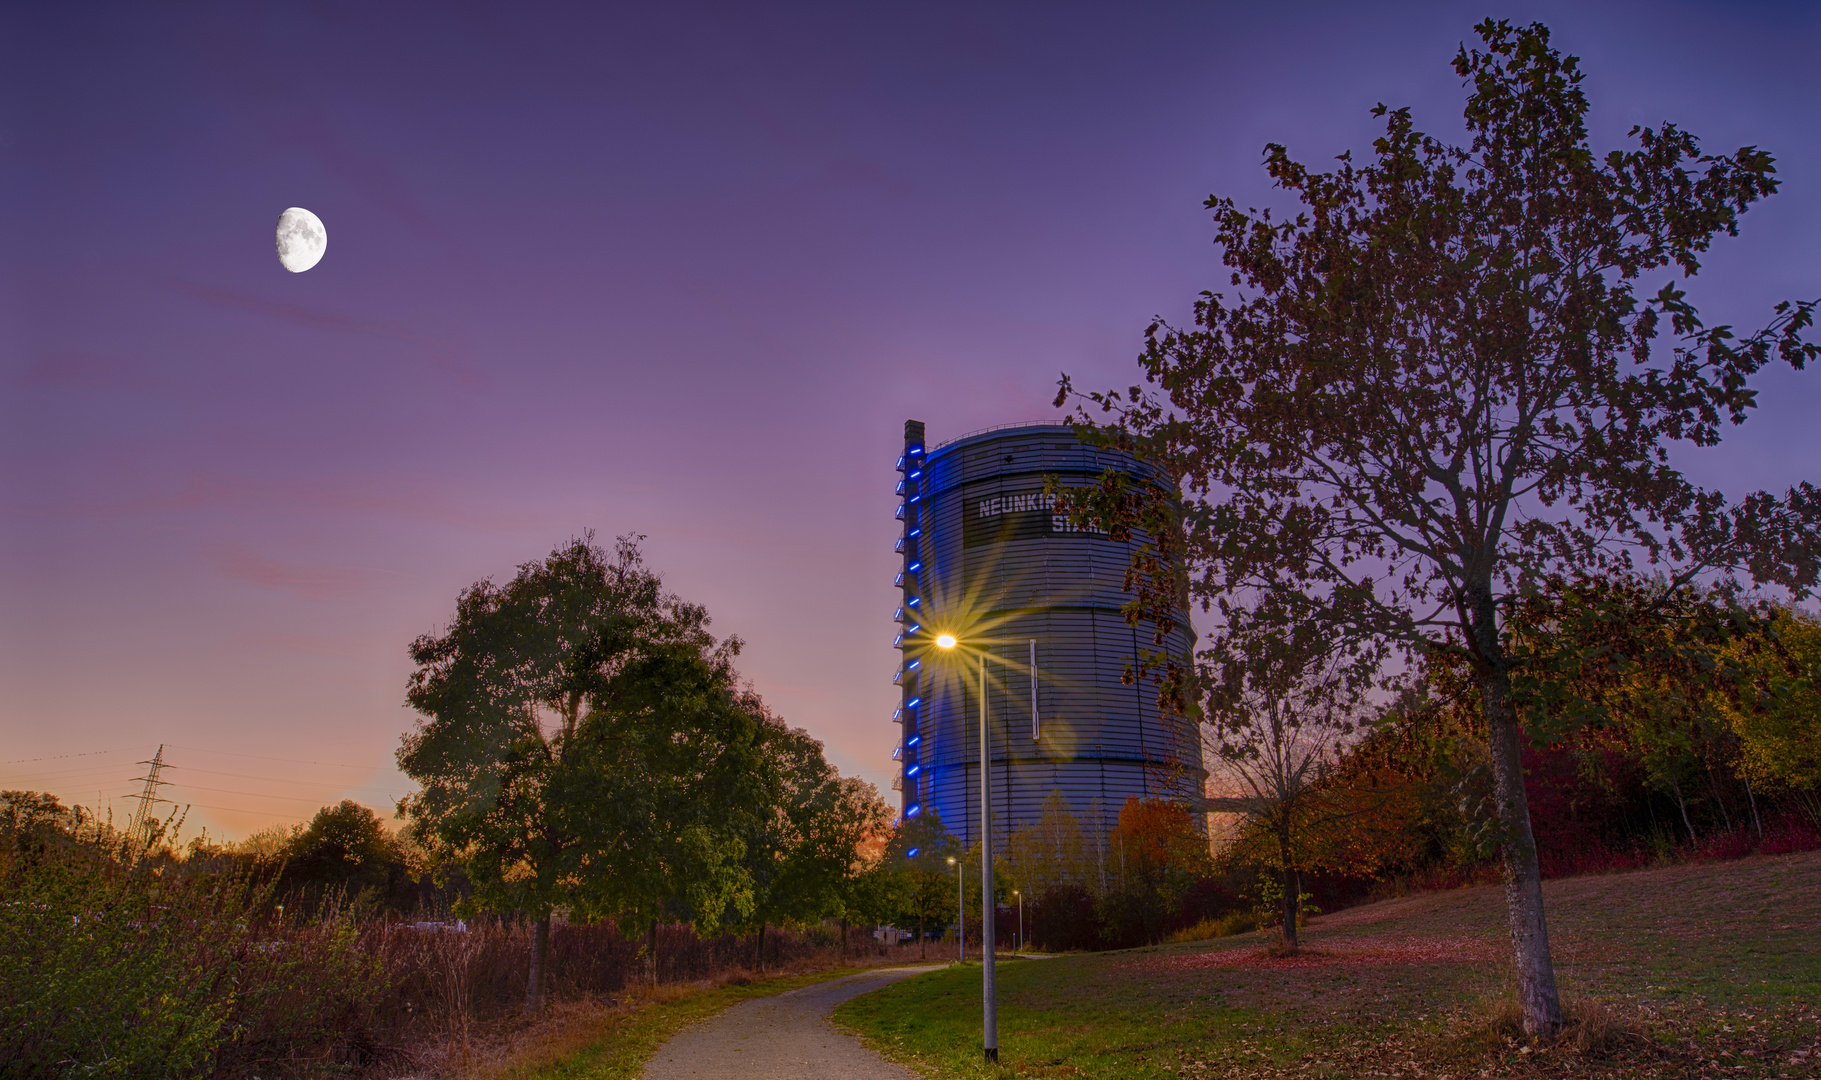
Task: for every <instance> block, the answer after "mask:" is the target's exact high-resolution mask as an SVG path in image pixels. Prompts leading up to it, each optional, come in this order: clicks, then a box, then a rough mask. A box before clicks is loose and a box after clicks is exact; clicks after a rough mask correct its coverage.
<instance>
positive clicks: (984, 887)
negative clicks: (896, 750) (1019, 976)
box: [980, 651, 999, 1061]
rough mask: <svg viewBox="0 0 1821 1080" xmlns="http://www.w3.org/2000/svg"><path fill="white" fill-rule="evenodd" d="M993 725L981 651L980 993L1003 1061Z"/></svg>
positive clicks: (994, 1052)
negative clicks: (996, 962)
mask: <svg viewBox="0 0 1821 1080" xmlns="http://www.w3.org/2000/svg"><path fill="white" fill-rule="evenodd" d="M992 749H993V744H992V728H990V727H988V726H987V723H986V653H985V652H984V651H983V652H981V654H980V918H981V924H980V996H981V999H982V1002H983V1005H984V1008H985V1013H986V1016H985V1020H986V1023H985V1028H986V1039H985V1042H986V1060H988V1061H998V1060H999V1002H998V997H999V993H998V987H997V986H996V985H995V984H994V982H993V769H992V761H993V757H992Z"/></svg>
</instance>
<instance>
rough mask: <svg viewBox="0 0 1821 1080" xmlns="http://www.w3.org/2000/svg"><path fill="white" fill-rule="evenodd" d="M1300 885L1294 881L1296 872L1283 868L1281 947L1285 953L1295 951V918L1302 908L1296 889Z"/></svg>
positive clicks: (1287, 867)
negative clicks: (1282, 928) (1282, 929)
mask: <svg viewBox="0 0 1821 1080" xmlns="http://www.w3.org/2000/svg"><path fill="white" fill-rule="evenodd" d="M1299 884H1300V883H1299V882H1298V881H1297V880H1296V871H1294V870H1292V869H1290V867H1289V866H1288V865H1287V864H1286V865H1285V866H1284V912H1283V914H1284V931H1283V946H1284V951H1285V952H1295V951H1296V945H1297V941H1296V916H1297V913H1298V912H1299V911H1300V910H1301V908H1302V901H1301V898H1300V897H1298V896H1297V893H1296V889H1297V886H1298V885H1299Z"/></svg>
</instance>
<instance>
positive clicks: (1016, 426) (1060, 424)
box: [929, 420, 1075, 454]
mask: <svg viewBox="0 0 1821 1080" xmlns="http://www.w3.org/2000/svg"><path fill="white" fill-rule="evenodd" d="M1074 426H1075V425H1074V424H1073V423H1071V422H1070V421H1067V420H1020V421H1017V422H1015V423H1010V424H994V425H993V426H992V427H983V428H980V429H978V430H976V431H970V432H968V433H967V434H965V435H957V436H955V437H954V438H952V439H944V440H943V441H942V442H939V443H934V444H931V445H930V448H929V453H931V454H934V453H936V452H937V451H939V450H947V449H948V448H949V447H951V446H959V445H960V444H961V443H964V442H969V441H972V440H974V439H978V438H981V437H982V436H985V435H1000V434H1007V433H1010V432H1013V431H1018V430H1021V429H1026V430H1032V431H1036V430H1048V431H1054V430H1056V429H1058V428H1071V429H1072V428H1073V427H1074Z"/></svg>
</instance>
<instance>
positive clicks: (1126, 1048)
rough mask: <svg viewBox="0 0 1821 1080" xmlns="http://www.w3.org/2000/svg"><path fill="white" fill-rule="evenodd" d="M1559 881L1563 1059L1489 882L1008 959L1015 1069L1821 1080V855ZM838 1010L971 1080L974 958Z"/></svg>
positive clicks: (891, 1048)
mask: <svg viewBox="0 0 1821 1080" xmlns="http://www.w3.org/2000/svg"><path fill="white" fill-rule="evenodd" d="M1544 889H1545V899H1546V903H1547V905H1548V916H1549V919H1550V927H1551V934H1552V937H1553V938H1554V941H1555V948H1556V957H1557V969H1558V975H1559V978H1560V980H1561V984H1562V988H1563V990H1564V992H1565V993H1566V994H1567V995H1569V996H1570V999H1571V1000H1572V1001H1574V1002H1575V1003H1576V1014H1577V1017H1578V1018H1579V1020H1580V1023H1579V1024H1578V1025H1577V1027H1576V1030H1575V1031H1574V1033H1573V1036H1572V1037H1571V1038H1569V1039H1567V1040H1564V1041H1563V1042H1560V1043H1557V1044H1554V1045H1550V1046H1529V1045H1526V1044H1524V1043H1523V1042H1522V1040H1520V1039H1517V1038H1513V1037H1512V1036H1514V1035H1515V1031H1514V1030H1512V1029H1511V1027H1510V1019H1511V1018H1510V1016H1509V1015H1508V1014H1509V1010H1508V1008H1507V1006H1506V1005H1505V1002H1506V1001H1507V1000H1508V999H1509V989H1508V985H1509V978H1508V972H1509V960H1508V958H1507V954H1508V952H1509V946H1508V944H1507V938H1506V936H1505V932H1504V925H1503V919H1504V901H1503V895H1502V892H1501V890H1500V889H1498V888H1497V887H1486V888H1475V889H1462V890H1457V891H1453V892H1443V893H1423V894H1417V895H1412V896H1407V897H1401V898H1398V899H1395V900H1388V901H1383V902H1380V903H1375V904H1369V905H1364V906H1361V907H1357V908H1351V909H1348V910H1345V911H1341V912H1337V913H1335V914H1333V915H1330V916H1324V917H1318V918H1316V919H1314V920H1312V922H1311V923H1310V925H1309V927H1308V929H1307V933H1306V935H1305V941H1306V943H1307V947H1306V948H1305V950H1304V951H1303V953H1301V954H1300V955H1297V956H1293V957H1283V958H1279V957H1272V956H1270V955H1269V954H1268V952H1267V951H1266V949H1265V948H1264V946H1265V945H1266V944H1267V939H1266V937H1265V936H1264V935H1258V934H1250V935H1244V936H1241V937H1237V938H1226V939H1221V940H1217V941H1211V942H1199V943H1194V944H1189V945H1175V946H1163V947H1158V948H1152V949H1136V950H1128V951H1124V952H1115V953H1100V954H1092V955H1085V956H1069V957H1062V958H1058V959H1054V960H1046V961H1041V962H1023V963H1011V964H1006V965H1003V966H1002V967H1001V974H1000V978H999V986H1000V1039H1001V1047H1002V1049H1001V1059H1002V1061H1004V1062H1005V1069H1006V1074H1009V1075H1016V1076H1079V1077H1101V1076H1104V1077H1151V1076H1154V1077H1165V1076H1170V1077H1177V1076H1180V1077H1203V1076H1207V1077H1216V1076H1246V1077H1262V1076H1274V1075H1285V1076H1289V1075H1294V1076H1362V1075H1379V1076H1408V1077H1419V1076H1420V1077H1433V1076H1443V1075H1448V1076H1478V1075H1494V1076H1510V1075H1523V1076H1615V1077H1618V1076H1623V1077H1647V1076H1648V1077H1657V1076H1662V1077H1670V1076H1675V1077H1683V1076H1689V1077H1692V1076H1709V1075H1711V1076H1813V1075H1821V1013H1818V1012H1817V1011H1816V1003H1817V1002H1821V853H1818V852H1806V853H1802V854H1797V855H1783V856H1772V857H1762V858H1753V859H1746V860H1741V861H1738V862H1725V863H1706V864H1693V865H1685V866H1671V867H1663V868H1658V869H1652V870H1644V871H1637V872H1632V873H1625V874H1616V875H1609V876H1601V877H1583V878H1567V879H1561V880H1556V881H1551V882H1548V883H1546V884H1545V887H1544ZM836 1015H837V1019H839V1020H841V1021H843V1022H846V1023H849V1024H851V1025H853V1026H854V1027H855V1028H857V1029H858V1030H860V1031H861V1032H862V1033H863V1034H866V1035H868V1036H869V1037H871V1038H872V1039H874V1040H875V1042H876V1044H877V1045H878V1046H879V1047H880V1048H881V1049H882V1050H884V1051H885V1052H886V1053H888V1054H893V1055H896V1056H897V1057H899V1058H900V1059H902V1060H905V1061H907V1062H910V1063H912V1064H915V1065H918V1066H920V1067H921V1068H923V1069H924V1070H925V1071H926V1072H928V1073H929V1074H930V1075H935V1076H962V1075H967V1076H972V1075H976V1074H977V1073H978V1069H979V1066H978V1065H977V1064H976V1062H977V1060H978V1055H979V1049H978V1047H979V1038H980V1026H979V1024H980V1020H979V1016H980V1012H979V971H978V967H977V965H970V966H969V967H968V968H955V969H950V970H949V971H945V972H942V973H939V974H937V975H933V976H926V977H924V978H920V979H913V980H910V981H908V982H906V983H903V984H900V985H898V986H895V987H893V988H891V989H890V990H887V991H882V992H881V993H878V994H873V995H869V996H868V997H865V998H861V999H857V1000H855V1001H853V1002H850V1003H848V1004H847V1005H846V1006H843V1008H842V1009H841V1010H840V1011H839V1012H838V1013H837V1014H836ZM1482 1070H1485V1072H1482ZM1002 1075H1003V1074H1002Z"/></svg>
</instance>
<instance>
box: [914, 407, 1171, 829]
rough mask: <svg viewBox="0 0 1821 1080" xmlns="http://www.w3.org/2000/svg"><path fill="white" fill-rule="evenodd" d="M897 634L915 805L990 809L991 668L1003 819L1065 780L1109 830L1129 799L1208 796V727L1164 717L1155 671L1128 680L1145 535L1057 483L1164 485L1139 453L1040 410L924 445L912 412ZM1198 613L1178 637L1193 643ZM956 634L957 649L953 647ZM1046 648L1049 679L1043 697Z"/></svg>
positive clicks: (951, 821) (974, 813)
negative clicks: (1133, 586) (1121, 528)
mask: <svg viewBox="0 0 1821 1080" xmlns="http://www.w3.org/2000/svg"><path fill="white" fill-rule="evenodd" d="M905 428H906V431H905V436H906V438H905V450H906V453H905V456H904V458H902V459H901V460H900V465H899V467H900V470H901V471H902V473H903V479H902V480H901V482H900V494H901V496H902V501H901V505H900V508H899V516H900V518H901V519H903V520H904V522H905V527H904V535H903V537H902V538H901V539H900V541H899V549H900V551H901V552H903V553H904V560H903V569H902V572H901V573H900V575H899V578H898V585H899V588H900V590H901V598H900V600H901V602H900V606H899V622H900V627H899V638H898V644H899V646H900V647H901V648H902V649H903V650H904V656H903V660H902V662H901V664H900V668H899V676H898V678H899V681H900V684H901V685H902V686H903V697H902V703H901V707H900V709H899V710H898V715H897V720H898V721H899V723H900V724H901V725H902V735H901V738H900V742H899V748H898V751H897V753H898V757H899V773H898V782H897V784H896V785H894V786H897V787H899V789H900V791H901V799H900V810H901V812H902V813H904V814H906V815H909V816H915V815H916V814H919V813H925V812H928V811H932V810H933V811H935V812H938V813H940V815H941V817H942V822H943V824H944V825H946V826H947V827H948V828H949V830H950V831H952V832H953V833H955V834H956V835H957V836H958V837H960V838H961V839H962V840H963V842H965V843H969V844H971V843H973V842H974V841H975V839H976V838H977V837H976V833H977V830H978V827H979V817H980V809H979V808H980V743H979V733H980V717H981V712H980V677H981V657H982V655H983V654H984V657H985V665H984V666H985V675H986V680H985V681H986V715H987V719H988V727H989V731H990V736H991V740H992V745H991V750H992V753H991V768H992V770H993V772H992V788H993V815H992V818H993V833H994V836H995V837H1003V836H1005V835H1007V833H1009V832H1010V831H1011V830H1012V829H1015V828H1018V827H1020V826H1023V825H1028V824H1032V823H1035V822H1036V821H1038V820H1039V819H1040V818H1041V816H1042V813H1043V805H1044V802H1045V800H1046V799H1048V798H1049V797H1050V795H1051V793H1052V792H1060V793H1061V795H1062V797H1063V798H1064V799H1065V800H1067V802H1068V805H1069V809H1070V811H1071V813H1073V815H1074V816H1075V818H1076V820H1077V821H1078V822H1080V823H1081V824H1082V825H1083V826H1084V827H1087V828H1091V829H1092V828H1098V829H1101V830H1104V829H1107V828H1110V827H1111V826H1112V825H1113V824H1114V823H1115V822H1116V821H1117V819H1118V815H1119V809H1120V807H1121V806H1122V805H1124V803H1125V801H1126V799H1127V798H1130V797H1133V796H1136V797H1139V798H1165V799H1173V800H1184V801H1193V800H1195V799H1197V798H1198V797H1199V796H1200V794H1201V787H1202V782H1203V779H1204V778H1205V776H1206V773H1205V772H1204V771H1203V769H1202V762H1201V750H1200V740H1199V739H1198V737H1197V732H1196V731H1195V729H1194V726H1193V725H1192V724H1191V723H1189V722H1187V721H1186V720H1184V719H1183V718H1181V717H1178V716H1173V715H1169V714H1164V715H1160V714H1159V710H1158V708H1157V704H1156V692H1155V689H1154V688H1153V687H1152V686H1151V684H1149V683H1148V682H1145V683H1127V682H1126V681H1125V673H1126V671H1127V669H1128V667H1129V666H1130V665H1132V663H1133V660H1134V658H1135V656H1136V655H1137V654H1138V652H1139V651H1140V650H1156V649H1158V648H1159V646H1157V645H1156V644H1155V643H1154V641H1153V638H1152V630H1151V627H1150V626H1149V624H1143V625H1140V626H1137V627H1134V626H1131V625H1129V624H1128V623H1127V622H1126V620H1125V616H1124V615H1123V614H1122V613H1121V611H1120V608H1121V607H1122V605H1124V604H1125V603H1126V601H1127V600H1129V599H1130V595H1129V594H1128V593H1126V592H1125V591H1124V579H1125V572H1126V567H1127V565H1128V562H1129V560H1130V557H1131V554H1132V551H1133V550H1134V548H1135V547H1136V546H1137V545H1139V544H1141V543H1142V542H1143V538H1142V537H1136V538H1133V539H1131V540H1125V541H1118V542H1116V541H1113V540H1111V539H1110V538H1109V537H1108V536H1107V535H1106V534H1104V533H1099V532H1094V531H1089V530H1082V529H1076V528H1072V527H1071V526H1070V525H1069V522H1068V520H1067V518H1066V517H1064V516H1062V515H1059V514H1057V513H1056V512H1055V510H1054V502H1055V500H1054V498H1053V497H1050V496H1046V495H1045V494H1044V483H1045V479H1046V477H1051V476H1053V477H1056V478H1057V480H1058V481H1059V482H1060V484H1061V485H1062V486H1063V487H1077V486H1085V485H1089V484H1092V483H1094V482H1096V481H1097V480H1098V479H1099V477H1100V476H1101V474H1102V473H1103V472H1104V471H1105V470H1106V469H1108V468H1112V469H1117V470H1119V471H1121V472H1124V473H1127V474H1128V475H1132V476H1136V477H1139V478H1142V479H1144V480H1147V481H1151V482H1153V483H1155V482H1157V480H1158V478H1157V475H1156V473H1155V471H1154V470H1152V469H1151V468H1150V467H1149V466H1148V465H1146V464H1145V463H1143V462H1141V461H1139V460H1137V459H1135V458H1133V457H1131V456H1130V455H1127V454H1123V453H1119V452H1116V451H1110V450H1104V449H1099V448H1095V447H1090V446H1084V445H1083V444H1082V443H1081V442H1080V441H1079V440H1077V439H1076V437H1075V434H1074V430H1073V429H1072V428H1070V427H1069V426H1067V425H1064V424H1024V425H1016V426H1008V427H1004V428H998V429H992V430H988V431H983V432H976V433H974V434H971V435H966V436H963V437H961V438H959V439H955V440H953V441H951V442H948V443H945V444H942V445H939V446H936V447H925V446H924V444H923V443H924V439H923V425H922V424H921V423H918V422H916V421H912V422H910V423H907V424H906V425H905ZM1190 633H1191V630H1190V629H1189V623H1188V619H1187V618H1183V619H1181V620H1180V621H1179V623H1178V627H1177V629H1176V630H1175V631H1173V632H1172V634H1171V635H1170V637H1169V639H1168V640H1167V641H1166V642H1165V644H1164V645H1163V646H1161V648H1162V649H1163V650H1165V651H1167V652H1169V653H1171V654H1173V655H1176V656H1183V655H1186V654H1187V652H1188V650H1189V647H1190V645H1191V640H1190ZM941 634H950V635H953V636H954V637H955V638H956V639H958V641H957V644H956V645H955V647H953V648H949V649H942V648H939V647H937V646H936V643H935V642H936V638H937V636H938V635H941ZM1033 652H1034V659H1035V679H1034V682H1035V695H1034V698H1033V677H1032V676H1033V672H1032V661H1033Z"/></svg>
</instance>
